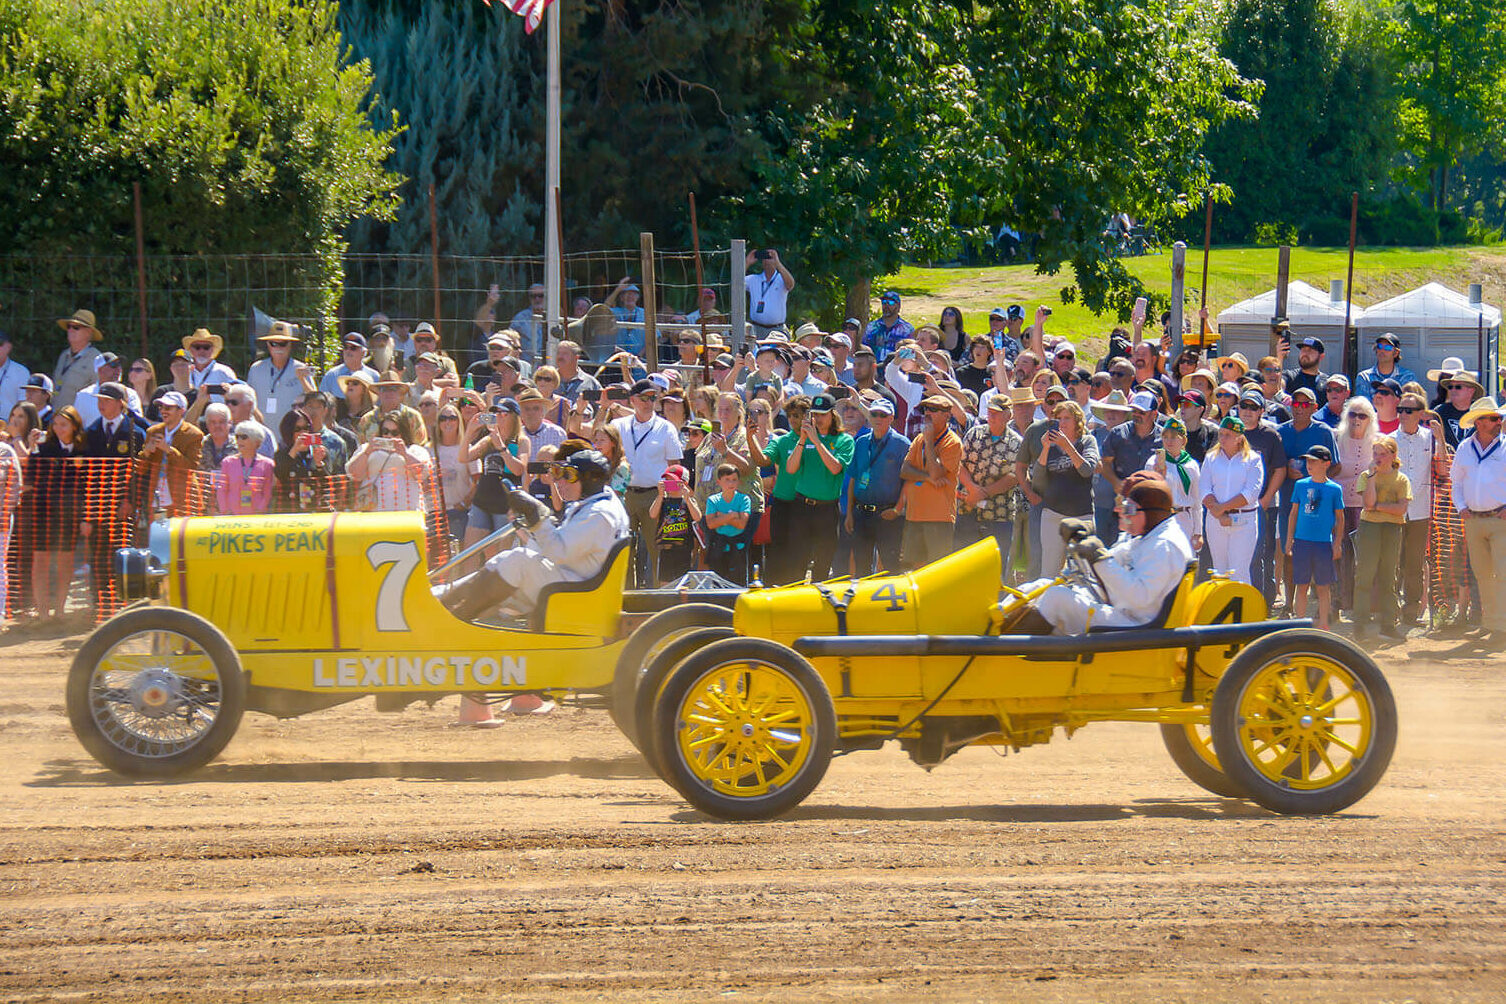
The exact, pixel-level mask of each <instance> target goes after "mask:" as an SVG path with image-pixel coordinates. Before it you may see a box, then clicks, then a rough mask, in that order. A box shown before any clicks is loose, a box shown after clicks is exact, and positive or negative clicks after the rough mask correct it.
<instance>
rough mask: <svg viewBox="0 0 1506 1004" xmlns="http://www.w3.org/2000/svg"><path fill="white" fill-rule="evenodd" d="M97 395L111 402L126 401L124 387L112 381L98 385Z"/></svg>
mask: <svg viewBox="0 0 1506 1004" xmlns="http://www.w3.org/2000/svg"><path fill="white" fill-rule="evenodd" d="M98 394H99V396H100V397H107V398H109V399H110V400H112V401H124V400H126V389H125V387H124V386H123V385H122V384H118V383H116V382H115V381H114V380H110V381H107V382H105V383H102V384H100V385H99V391H98Z"/></svg>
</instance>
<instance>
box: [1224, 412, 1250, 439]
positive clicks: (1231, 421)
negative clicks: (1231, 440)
mask: <svg viewBox="0 0 1506 1004" xmlns="http://www.w3.org/2000/svg"><path fill="white" fill-rule="evenodd" d="M1218 427H1219V428H1220V429H1228V430H1230V431H1231V432H1237V433H1239V434H1240V435H1244V431H1245V422H1244V419H1242V418H1240V417H1239V416H1238V415H1225V416H1224V419H1223V421H1221V422H1219V423H1218Z"/></svg>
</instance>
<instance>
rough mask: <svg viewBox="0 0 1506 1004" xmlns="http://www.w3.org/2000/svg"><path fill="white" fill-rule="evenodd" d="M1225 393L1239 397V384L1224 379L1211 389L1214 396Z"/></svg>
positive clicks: (1220, 395)
mask: <svg viewBox="0 0 1506 1004" xmlns="http://www.w3.org/2000/svg"><path fill="white" fill-rule="evenodd" d="M1226 394H1227V395H1228V396H1230V397H1239V384H1237V383H1235V382H1234V381H1232V380H1225V381H1224V382H1223V383H1221V384H1219V385H1218V387H1217V388H1216V389H1215V390H1214V391H1213V396H1214V397H1222V396H1224V395H1226Z"/></svg>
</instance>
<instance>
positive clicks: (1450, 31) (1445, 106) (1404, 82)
mask: <svg viewBox="0 0 1506 1004" xmlns="http://www.w3.org/2000/svg"><path fill="white" fill-rule="evenodd" d="M1503 23H1506V2H1503V0H1449V2H1447V3H1444V2H1440V0H1405V2H1403V3H1402V4H1400V5H1399V6H1398V7H1397V8H1396V12H1395V27H1394V37H1395V47H1396V51H1397V54H1398V58H1399V59H1400V60H1401V62H1402V68H1401V75H1400V84H1401V89H1402V95H1403V116H1402V118H1403V124H1404V127H1405V129H1404V140H1403V143H1404V145H1405V147H1406V148H1407V149H1408V150H1409V151H1410V152H1411V154H1412V158H1413V159H1412V164H1411V165H1410V169H1409V170H1408V171H1406V172H1404V173H1405V174H1406V176H1408V177H1409V178H1410V180H1412V181H1413V183H1414V184H1415V185H1416V187H1417V188H1419V189H1422V190H1425V191H1426V192H1427V193H1428V204H1429V205H1430V206H1431V207H1432V208H1433V209H1435V210H1441V209H1444V208H1447V207H1448V206H1449V183H1450V177H1451V174H1452V172H1453V170H1454V167H1455V165H1457V164H1458V163H1459V161H1460V160H1461V159H1464V158H1468V157H1471V156H1474V155H1475V154H1477V153H1479V152H1480V151H1481V150H1483V149H1485V148H1486V147H1487V146H1490V145H1495V146H1496V147H1498V148H1499V146H1500V144H1501V142H1502V140H1503V138H1506V29H1503Z"/></svg>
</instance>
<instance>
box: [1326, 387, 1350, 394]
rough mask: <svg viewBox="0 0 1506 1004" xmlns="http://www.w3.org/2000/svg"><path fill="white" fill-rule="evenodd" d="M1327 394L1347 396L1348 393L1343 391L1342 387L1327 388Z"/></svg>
mask: <svg viewBox="0 0 1506 1004" xmlns="http://www.w3.org/2000/svg"><path fill="white" fill-rule="evenodd" d="M1327 393H1329V394H1348V393H1349V391H1347V390H1345V389H1344V388H1343V387H1329V388H1328V389H1327Z"/></svg>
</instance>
